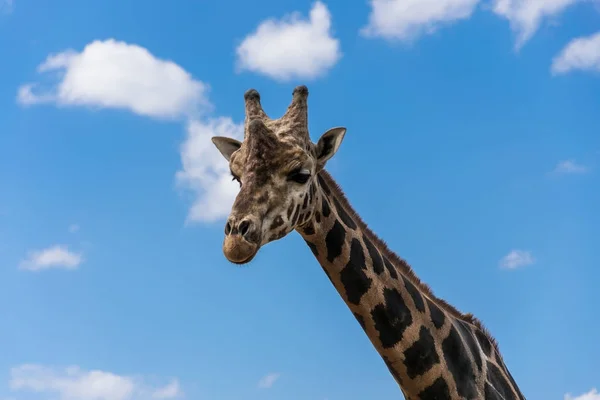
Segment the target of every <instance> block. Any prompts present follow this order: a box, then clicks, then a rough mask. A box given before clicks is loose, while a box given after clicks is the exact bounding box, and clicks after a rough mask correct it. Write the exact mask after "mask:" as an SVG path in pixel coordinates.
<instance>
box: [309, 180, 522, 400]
mask: <svg viewBox="0 0 600 400" xmlns="http://www.w3.org/2000/svg"><path fill="white" fill-rule="evenodd" d="M316 193H317V194H316V196H317V198H316V199H315V201H316V202H317V203H316V206H315V207H316V208H315V212H314V213H313V216H312V218H311V219H310V220H309V221H308V222H306V223H304V224H303V225H302V226H301V227H299V228H298V232H299V233H300V234H301V235H302V237H303V238H304V240H305V241H306V243H307V244H308V246H309V247H310V249H311V251H312V252H313V254H314V255H315V257H316V258H317V260H318V261H319V263H320V264H321V266H322V267H323V270H324V271H325V273H326V274H327V276H328V277H329V279H330V280H331V282H332V283H333V285H334V287H335V288H336V289H337V291H338V292H339V294H340V296H341V297H342V299H343V300H344V302H345V303H346V305H347V306H348V308H349V309H350V311H351V312H352V313H353V315H354V317H355V318H356V319H357V321H358V322H359V324H360V326H361V327H362V329H363V330H364V331H365V333H366V335H367V336H368V337H369V339H370V341H371V343H372V344H373V346H374V347H375V349H376V350H377V352H378V353H379V354H380V356H381V357H382V359H383V361H384V363H385V364H386V366H387V367H388V369H389V370H390V372H391V374H392V376H393V377H394V379H395V380H396V382H397V383H398V385H399V386H400V388H401V390H402V392H403V393H404V396H405V397H406V398H408V399H464V398H467V399H479V398H485V399H506V400H508V399H524V397H523V396H522V395H521V393H520V392H519V389H518V388H517V385H516V384H515V383H514V381H513V379H512V377H511V376H510V373H509V372H508V369H507V368H506V367H505V365H504V363H503V361H502V358H501V356H500V353H499V351H498V348H497V346H496V344H495V342H494V341H493V339H491V337H489V336H488V334H487V332H486V331H485V330H484V329H483V327H482V326H480V325H479V323H478V321H477V320H475V319H474V318H473V317H472V316H471V315H470V314H466V315H463V314H461V313H460V312H459V311H458V310H456V309H454V308H453V307H452V306H450V305H449V304H447V303H445V302H444V301H443V300H440V299H438V298H436V297H435V296H434V295H433V294H432V293H431V291H430V290H429V288H427V286H425V285H424V284H422V283H421V282H420V281H419V279H418V278H417V277H416V276H415V275H414V273H413V272H412V270H411V269H410V267H409V266H408V264H406V262H404V260H402V259H400V258H398V257H397V256H396V255H395V254H393V253H392V252H391V251H389V250H388V249H387V246H386V245H385V244H384V243H383V242H382V241H381V240H380V239H379V238H377V237H376V236H375V234H374V233H373V232H371V231H370V230H369V228H368V227H367V226H366V225H365V224H364V223H363V222H362V221H361V220H360V218H359V217H358V216H357V215H356V213H355V212H354V210H353V209H352V208H351V206H350V204H349V203H348V202H347V200H346V199H345V197H344V195H343V193H342V192H341V190H340V189H339V187H338V186H337V184H336V183H335V182H334V181H333V179H332V178H331V176H330V175H329V174H328V173H327V172H326V171H321V172H320V173H319V176H318V188H317V191H316Z"/></svg>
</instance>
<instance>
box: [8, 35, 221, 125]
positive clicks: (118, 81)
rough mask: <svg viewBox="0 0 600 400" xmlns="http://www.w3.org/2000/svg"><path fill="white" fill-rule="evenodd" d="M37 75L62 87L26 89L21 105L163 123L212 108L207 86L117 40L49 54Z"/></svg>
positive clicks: (22, 89) (169, 63)
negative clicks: (96, 110)
mask: <svg viewBox="0 0 600 400" xmlns="http://www.w3.org/2000/svg"><path fill="white" fill-rule="evenodd" d="M38 73H40V74H48V73H53V74H51V76H53V77H54V78H58V82H57V83H55V84H54V85H53V87H52V88H51V89H48V90H36V88H37V87H38V86H39V84H37V83H27V84H24V85H22V86H21V87H20V88H19V89H18V93H17V101H18V102H19V103H21V104H23V105H32V104H40V103H56V104H57V105H61V106H67V105H68V106H88V107H100V108H115V109H127V110H129V111H132V112H134V113H136V114H139V115H144V116H149V117H154V118H164V119H167V118H168V119H172V118H180V117H186V116H190V115H195V113H196V112H197V111H198V110H199V109H202V108H208V107H210V104H209V103H208V101H207V99H206V91H207V90H208V87H207V85H206V84H204V83H202V82H200V81H197V80H194V79H193V78H192V76H191V75H190V74H189V73H188V72H186V71H185V70H184V69H183V68H181V67H180V66H179V65H177V64H175V63H173V62H172V61H166V60H161V59H159V58H156V57H155V56H154V55H152V54H151V53H150V52H149V51H148V50H146V49H145V48H143V47H140V46H137V45H133V44H127V43H125V42H121V41H116V40H114V39H109V40H105V41H99V40H96V41H93V42H91V43H89V44H88V45H86V46H85V48H84V49H83V51H81V52H80V53H78V52H76V51H74V50H66V51H63V52H61V53H58V54H51V55H49V56H48V57H47V58H46V60H45V61H44V62H43V63H42V64H41V65H40V66H39V67H38Z"/></svg>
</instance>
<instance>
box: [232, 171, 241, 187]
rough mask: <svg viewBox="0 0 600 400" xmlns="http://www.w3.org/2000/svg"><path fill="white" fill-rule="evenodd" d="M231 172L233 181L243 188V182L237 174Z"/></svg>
mask: <svg viewBox="0 0 600 400" xmlns="http://www.w3.org/2000/svg"><path fill="white" fill-rule="evenodd" d="M230 172H231V180H232V181H237V182H238V183H239V184H240V186H242V181H241V180H240V177H239V176H237V175H236V174H234V173H233V171H230Z"/></svg>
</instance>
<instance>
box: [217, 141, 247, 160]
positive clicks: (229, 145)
mask: <svg viewBox="0 0 600 400" xmlns="http://www.w3.org/2000/svg"><path fill="white" fill-rule="evenodd" d="M211 140H212V142H213V144H214V145H215V146H216V147H217V149H218V150H219V151H220V152H221V154H223V157H225V159H226V160H227V161H229V159H230V158H231V155H232V154H233V153H234V152H235V151H236V150H238V149H239V148H240V147H241V146H242V142H240V141H239V140H235V139H232V138H228V137H225V136H213V137H212V138H211Z"/></svg>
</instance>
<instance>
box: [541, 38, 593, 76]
mask: <svg viewBox="0 0 600 400" xmlns="http://www.w3.org/2000/svg"><path fill="white" fill-rule="evenodd" d="M573 70H582V71H594V72H600V32H598V33H595V34H593V35H591V36H587V37H578V38H575V39H573V40H571V41H570V42H569V43H568V44H567V45H566V46H565V47H564V48H563V49H562V50H561V52H560V53H559V54H558V55H557V56H556V57H554V60H553V61H552V67H551V71H552V73H553V74H554V75H559V74H565V73H567V72H570V71H573Z"/></svg>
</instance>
